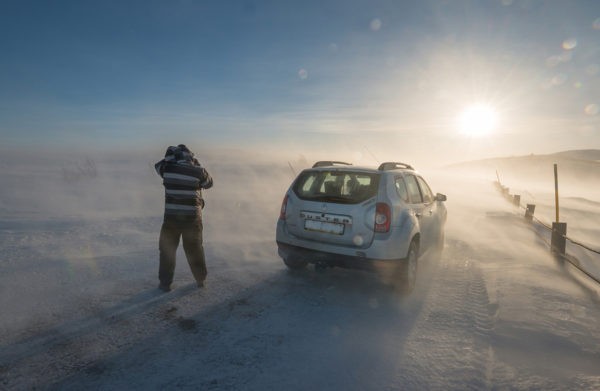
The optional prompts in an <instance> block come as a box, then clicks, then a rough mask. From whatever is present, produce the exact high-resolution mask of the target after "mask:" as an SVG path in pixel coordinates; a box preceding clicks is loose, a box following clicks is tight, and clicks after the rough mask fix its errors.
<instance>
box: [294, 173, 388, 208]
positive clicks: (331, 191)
mask: <svg viewBox="0 0 600 391" xmlns="http://www.w3.org/2000/svg"><path fill="white" fill-rule="evenodd" d="M378 187H379V175H378V174H370V173H365V172H353V171H337V170H331V171H320V170H319V171H304V172H303V173H301V174H300V176H299V177H298V179H297V180H296V182H295V183H294V187H293V190H294V193H296V195H297V196H298V197H299V198H300V199H303V200H307V201H322V202H333V203H340V204H357V203H359V202H362V201H366V200H368V199H369V198H372V197H374V196H375V195H376V194H377V189H378Z"/></svg>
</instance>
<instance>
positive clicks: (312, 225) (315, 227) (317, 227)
mask: <svg viewBox="0 0 600 391" xmlns="http://www.w3.org/2000/svg"><path fill="white" fill-rule="evenodd" d="M304 229H306V230H308V231H318V232H326V233H329V234H335V235H343V234H344V224H337V223H328V222H327V221H315V220H305V221H304Z"/></svg>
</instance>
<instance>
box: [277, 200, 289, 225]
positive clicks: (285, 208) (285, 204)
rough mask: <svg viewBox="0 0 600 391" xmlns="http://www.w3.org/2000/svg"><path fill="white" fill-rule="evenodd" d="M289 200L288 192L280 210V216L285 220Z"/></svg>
mask: <svg viewBox="0 0 600 391" xmlns="http://www.w3.org/2000/svg"><path fill="white" fill-rule="evenodd" d="M287 202H288V195H287V194H286V195H285V197H283V202H282V203H281V210H280V211H279V218H280V219H281V220H285V211H286V210H287Z"/></svg>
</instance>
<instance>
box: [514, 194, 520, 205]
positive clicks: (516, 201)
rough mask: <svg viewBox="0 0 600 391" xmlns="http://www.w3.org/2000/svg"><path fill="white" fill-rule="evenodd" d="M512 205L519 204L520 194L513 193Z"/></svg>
mask: <svg viewBox="0 0 600 391" xmlns="http://www.w3.org/2000/svg"><path fill="white" fill-rule="evenodd" d="M513 205H514V206H519V205H521V196H520V195H519V194H515V195H514V196H513Z"/></svg>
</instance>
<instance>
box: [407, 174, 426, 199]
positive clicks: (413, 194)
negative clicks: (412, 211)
mask: <svg viewBox="0 0 600 391" xmlns="http://www.w3.org/2000/svg"><path fill="white" fill-rule="evenodd" d="M406 188H407V190H408V196H409V198H410V202H411V203H413V204H420V203H422V202H423V198H421V191H420V190H419V185H418V184H417V178H415V176H414V175H407V176H406Z"/></svg>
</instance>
